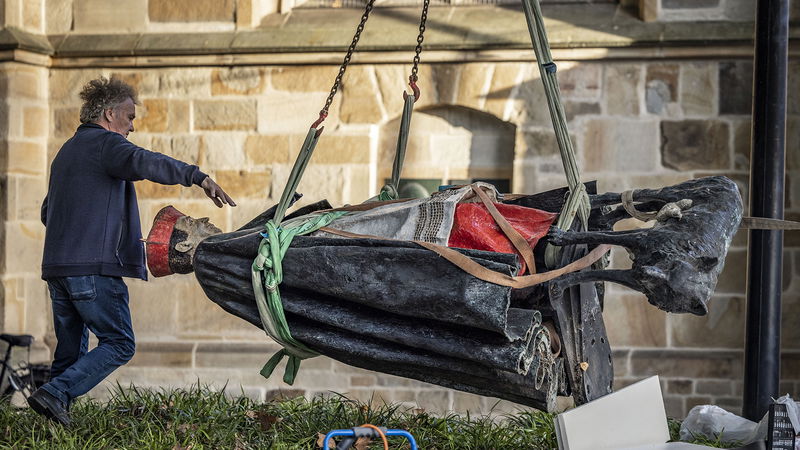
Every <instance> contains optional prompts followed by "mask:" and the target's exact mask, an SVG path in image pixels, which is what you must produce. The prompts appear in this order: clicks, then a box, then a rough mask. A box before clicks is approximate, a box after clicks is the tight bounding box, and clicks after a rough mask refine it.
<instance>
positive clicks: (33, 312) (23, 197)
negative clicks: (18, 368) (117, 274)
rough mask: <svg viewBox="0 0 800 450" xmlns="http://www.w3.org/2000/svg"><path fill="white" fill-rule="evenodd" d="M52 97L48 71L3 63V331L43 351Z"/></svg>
mask: <svg viewBox="0 0 800 450" xmlns="http://www.w3.org/2000/svg"><path fill="white" fill-rule="evenodd" d="M47 97H48V96H47V69H46V68H43V67H34V66H30V65H26V64H20V63H16V62H5V63H2V64H0V98H2V100H1V101H0V329H2V330H3V331H4V332H6V333H29V334H32V335H34V336H36V338H37V340H38V342H39V346H38V348H39V350H44V348H43V347H42V346H41V343H42V338H43V337H44V335H45V333H46V332H47V330H48V329H49V326H50V322H51V321H50V305H49V302H48V300H47V299H48V295H47V292H46V285H45V284H44V282H43V281H42V280H41V279H40V275H41V269H40V265H41V256H42V255H41V249H42V244H43V240H44V227H43V226H42V224H41V222H40V207H41V203H42V199H43V198H44V196H45V193H46V185H47V135H48V130H49V128H50V118H49V116H50V114H49V109H48V105H47ZM43 359H47V356H43Z"/></svg>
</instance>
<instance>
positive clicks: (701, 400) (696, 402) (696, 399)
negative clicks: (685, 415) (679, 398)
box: [684, 395, 713, 411]
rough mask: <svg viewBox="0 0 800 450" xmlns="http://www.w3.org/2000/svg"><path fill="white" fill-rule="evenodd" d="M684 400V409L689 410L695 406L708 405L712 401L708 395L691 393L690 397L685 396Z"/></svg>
mask: <svg viewBox="0 0 800 450" xmlns="http://www.w3.org/2000/svg"><path fill="white" fill-rule="evenodd" d="M684 401H685V402H686V411H691V409H692V408H694V407H695V406H700V405H710V404H712V403H713V402H712V399H711V397H710V396H704V395H702V396H701V395H693V396H691V397H686V398H685V399H684Z"/></svg>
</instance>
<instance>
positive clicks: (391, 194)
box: [375, 95, 417, 201]
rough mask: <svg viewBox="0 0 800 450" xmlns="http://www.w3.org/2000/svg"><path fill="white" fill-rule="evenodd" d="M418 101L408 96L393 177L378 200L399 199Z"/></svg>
mask: <svg viewBox="0 0 800 450" xmlns="http://www.w3.org/2000/svg"><path fill="white" fill-rule="evenodd" d="M416 101H417V100H416V98H415V97H414V95H407V96H406V99H405V104H404V105H403V115H402V117H401V119H400V131H399V132H398V134H397V148H396V149H395V152H394V163H393V164H392V179H391V181H390V182H389V184H387V185H385V186H383V187H382V188H381V193H380V194H378V196H377V197H375V200H377V201H387V200H397V199H398V198H399V197H400V194H399V193H398V187H399V185H400V174H401V173H402V172H403V161H405V159H406V147H407V146H408V133H409V131H410V129H411V113H412V112H413V110H414V102H416Z"/></svg>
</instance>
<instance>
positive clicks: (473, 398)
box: [453, 391, 488, 416]
mask: <svg viewBox="0 0 800 450" xmlns="http://www.w3.org/2000/svg"><path fill="white" fill-rule="evenodd" d="M453 411H458V412H459V413H461V414H463V413H469V414H470V415H475V416H480V415H484V414H486V413H488V411H487V408H486V405H485V404H484V397H481V396H480V395H475V394H470V393H467V392H459V391H453Z"/></svg>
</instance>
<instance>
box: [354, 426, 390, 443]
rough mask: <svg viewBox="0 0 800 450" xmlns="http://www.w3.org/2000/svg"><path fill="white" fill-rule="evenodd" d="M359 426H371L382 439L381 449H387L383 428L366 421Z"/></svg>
mask: <svg viewBox="0 0 800 450" xmlns="http://www.w3.org/2000/svg"><path fill="white" fill-rule="evenodd" d="M361 426H362V427H366V428H372V429H373V430H375V431H377V432H378V435H379V436H380V437H381V439H382V440H383V450H389V441H387V440H386V435H385V434H384V433H383V430H381V429H380V428H378V427H376V426H375V425H371V424H368V423H365V424H364V425H361Z"/></svg>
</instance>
